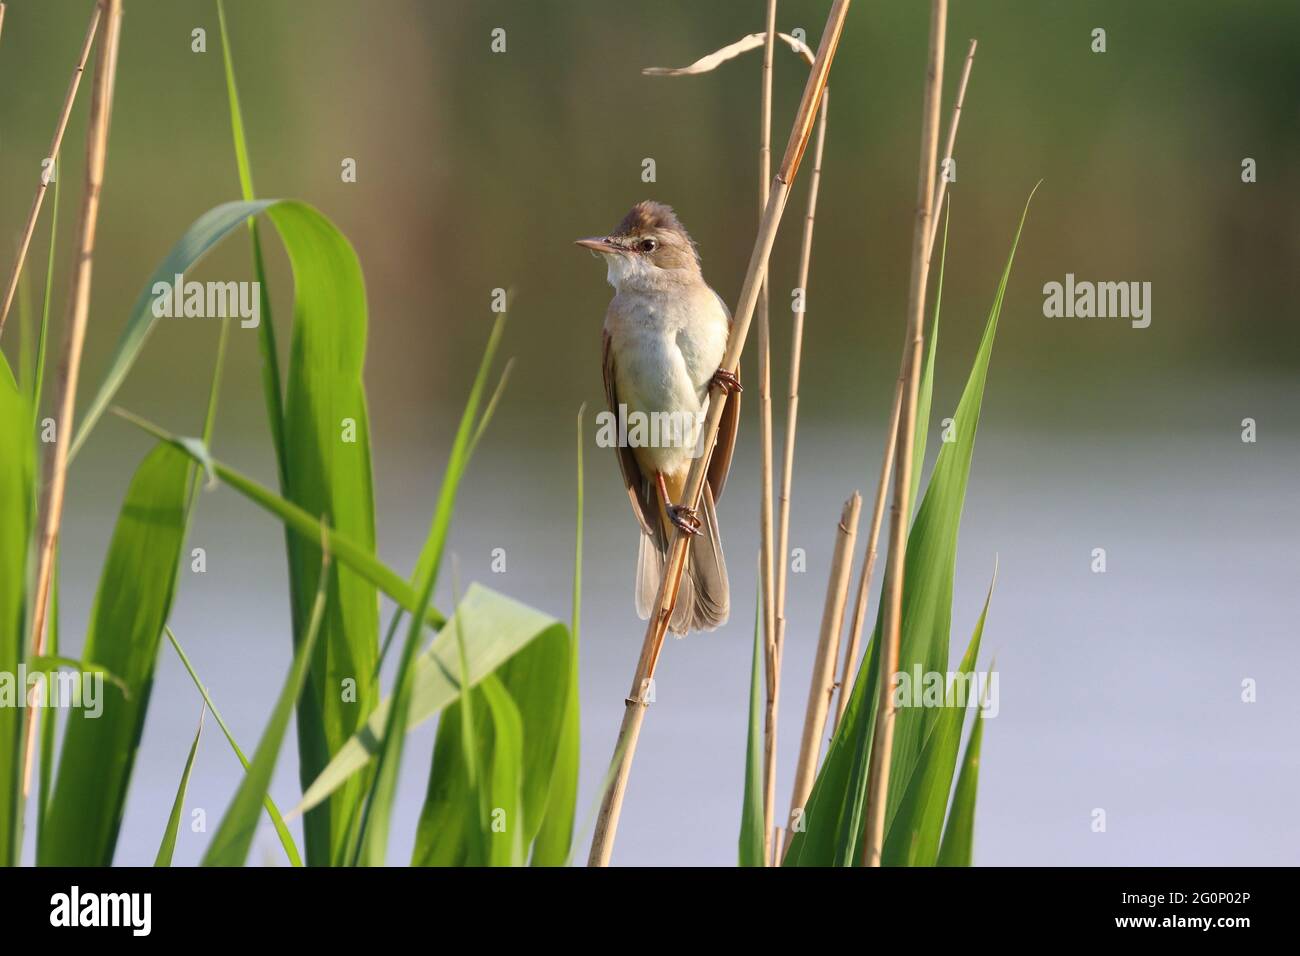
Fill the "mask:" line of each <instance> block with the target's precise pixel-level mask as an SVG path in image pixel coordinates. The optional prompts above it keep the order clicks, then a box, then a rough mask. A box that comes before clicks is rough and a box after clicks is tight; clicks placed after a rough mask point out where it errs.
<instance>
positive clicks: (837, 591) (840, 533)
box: [783, 491, 862, 852]
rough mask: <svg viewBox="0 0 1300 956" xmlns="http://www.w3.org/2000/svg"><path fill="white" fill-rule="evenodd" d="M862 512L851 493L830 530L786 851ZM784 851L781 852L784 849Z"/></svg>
mask: <svg viewBox="0 0 1300 956" xmlns="http://www.w3.org/2000/svg"><path fill="white" fill-rule="evenodd" d="M861 513H862V495H860V494H858V493H857V492H856V491H855V492H853V497H851V498H849V500H848V501H846V502H844V510H843V512H841V514H840V523H839V524H838V525H837V526H836V528H835V549H834V552H833V557H832V559H831V573H830V577H829V578H828V579H827V581H826V603H825V604H824V605H823V606H822V627H821V634H820V636H819V637H818V639H817V656H816V657H815V658H813V670H812V678H811V681H810V682H809V685H808V705H807V709H806V710H805V712H804V720H803V738H802V740H801V741H800V744H799V763H798V764H796V765H795V776H794V790H793V791H792V792H791V794H790V818H789V819H790V825H789V826H788V827H787V828H786V841H785V849H789V846H790V840H791V839H792V838H793V836H794V834H795V830H796V824H797V822H798V819H797V817H796V814H799V813H801V812H802V811H803V809H804V806H805V804H806V803H807V802H808V795H809V794H810V793H812V787H813V780H814V779H815V778H816V776H817V761H818V758H819V757H820V756H821V750H822V733H823V732H824V731H825V729H826V714H827V712H828V711H829V710H830V705H831V697H832V696H833V695H834V694H835V658H836V656H837V655H838V654H839V650H840V632H841V631H842V630H843V629H844V606H845V604H846V603H847V602H848V596H849V578H850V577H851V576H852V573H853V549H854V546H855V545H856V544H857V538H858V517H859V515H860V514H861ZM783 852H784V851H783Z"/></svg>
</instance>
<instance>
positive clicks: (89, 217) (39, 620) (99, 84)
mask: <svg viewBox="0 0 1300 956" xmlns="http://www.w3.org/2000/svg"><path fill="white" fill-rule="evenodd" d="M100 8H101V10H102V12H103V14H104V17H105V21H104V40H103V42H102V43H101V44H100V50H99V56H98V57H97V58H96V60H95V79H94V87H93V89H92V90H91V97H90V121H89V133H88V134H87V136H86V181H85V188H84V190H83V191H82V197H81V214H80V216H79V217H78V223H77V245H76V249H77V258H76V266H75V268H74V270H73V279H72V295H71V300H70V302H69V304H68V323H67V331H66V333H65V340H64V349H63V357H62V359H61V361H60V363H59V403H58V406H57V407H58V416H57V418H56V419H55V429H56V430H55V436H56V440H55V441H54V442H52V443H51V444H50V450H49V452H48V454H47V455H46V469H45V473H46V477H47V484H46V486H45V494H44V501H43V504H42V507H41V515H42V517H43V525H42V530H41V541H40V551H39V563H38V564H37V574H36V597H35V602H34V608H35V609H34V611H33V613H32V654H33V656H36V657H39V656H40V655H41V654H43V653H44V652H45V616H46V612H47V610H48V607H49V594H50V575H51V573H52V571H53V568H54V548H55V545H56V544H57V543H58V540H59V525H60V522H61V521H62V518H63V495H64V492H65V491H66V489H67V481H68V445H69V444H70V442H69V441H68V439H70V438H71V437H72V421H73V412H74V411H75V408H76V401H77V378H78V375H79V374H80V372H81V352H82V348H83V346H84V345H85V342H86V325H87V322H88V319H89V317H90V280H91V271H92V268H91V267H92V265H93V263H94V257H95V229H96V227H97V226H98V224H99V199H100V194H101V192H102V190H103V187H104V165H105V161H106V159H107V158H108V123H109V114H110V113H111V112H112V105H113V84H114V81H115V80H116V78H117V51H118V41H119V39H120V37H121V28H122V0H100ZM60 135H61V134H60ZM33 693H34V695H36V697H37V700H36V704H35V705H34V706H33V707H32V708H31V709H30V710H29V711H28V712H27V734H26V740H25V742H24V750H23V796H24V797H25V796H26V795H27V793H28V792H29V791H30V789H31V773H32V760H31V758H32V745H33V742H34V739H35V734H36V725H37V723H38V719H39V718H38V716H37V715H39V713H40V708H39V694H40V684H37V685H36V686H35V687H34V688H33Z"/></svg>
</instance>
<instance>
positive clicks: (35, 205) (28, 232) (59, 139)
mask: <svg viewBox="0 0 1300 956" xmlns="http://www.w3.org/2000/svg"><path fill="white" fill-rule="evenodd" d="M102 9H103V0H98V2H97V3H96V4H95V9H94V10H92V11H91V14H90V25H89V26H88V27H86V38H85V39H84V40H83V41H82V42H81V54H80V56H78V57H77V65H76V67H75V68H73V71H72V79H70V80H69V81H68V91H67V93H66V94H65V95H64V97H63V109H62V110H61V111H60V112H59V121H58V124H57V125H56V126H55V127H54V138H53V139H52V140H51V141H50V151H49V153H48V154H47V155H46V157H45V158H46V159H48V160H50V163H49V165H48V166H42V167H41V177H40V182H39V183H37V184H36V195H35V197H33V199H32V208H31V209H30V210H29V211H28V213H27V226H26V228H24V229H23V236H22V239H20V240H19V242H18V257H17V259H15V260H14V268H13V272H12V273H10V275H9V284H8V285H7V286H6V287H5V297H4V303H3V305H0V335H3V334H4V330H5V319H7V318H8V317H9V308H10V306H12V305H13V302H14V293H15V292H17V291H18V277H19V276H20V275H22V271H23V262H24V261H25V260H26V259H27V248H28V246H30V245H31V243H32V233H34V232H35V231H36V219H37V217H38V216H40V214H41V203H42V202H44V201H45V190H46V188H47V187H48V186H49V184H50V177H51V176H56V175H57V170H56V167H57V164H58V161H59V147H60V146H62V145H63V132H64V130H66V129H67V128H68V117H69V116H71V115H72V105H73V103H75V102H76V100H77V87H79V86H80V85H81V74H82V73H84V72H85V71H86V60H87V59H88V58H89V57H90V47H91V44H92V43H94V40H95V31H96V30H97V29H98V28H99V18H100V14H101V12H102ZM0 18H3V13H2V12H0Z"/></svg>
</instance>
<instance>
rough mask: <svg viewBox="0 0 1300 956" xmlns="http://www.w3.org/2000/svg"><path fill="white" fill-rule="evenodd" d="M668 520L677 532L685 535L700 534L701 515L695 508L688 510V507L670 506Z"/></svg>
mask: <svg viewBox="0 0 1300 956" xmlns="http://www.w3.org/2000/svg"><path fill="white" fill-rule="evenodd" d="M668 520H669V521H671V522H672V523H673V525H674V526H675V527H676V528H677V530H679V531H681V532H683V533H685V534H691V535H694V534H699V533H700V513H699V512H698V511H696V510H695V509H694V508H688V507H687V506H686V505H669V506H668Z"/></svg>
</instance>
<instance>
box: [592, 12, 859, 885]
mask: <svg viewBox="0 0 1300 956" xmlns="http://www.w3.org/2000/svg"><path fill="white" fill-rule="evenodd" d="M849 3H850V0H835V3H834V5H833V6H832V7H831V11H830V14H829V16H828V17H827V21H826V28H825V29H824V30H823V31H822V39H821V45H820V46H819V47H818V50H817V59H816V61H815V62H814V63H813V67H812V71H811V72H810V74H809V76H808V82H807V85H805V87H804V92H803V99H802V101H801V102H800V104H799V110H798V112H797V113H796V114H795V121H794V126H793V128H792V129H791V130H790V138H789V141H788V143H787V145H786V151H785V156H784V157H783V158H782V160H781V165H780V166H779V167H778V171H777V173H776V176H775V177H774V178H773V181H772V192H771V194H770V195H769V196H768V201H767V208H766V210H764V213H763V220H762V222H761V223H760V224H759V228H758V235H757V236H756V237H755V240H754V249H753V252H752V253H751V254H750V257H749V267H748V269H747V271H746V273H745V281H744V283H743V284H742V286H741V290H740V297H739V299H738V301H737V305H736V311H735V317H734V319H733V321H732V324H731V333H730V336H729V337H728V339H727V351H726V354H725V355H724V356H723V359H722V367H723V368H726V369H730V370H732V371H735V369H736V368H737V367H738V365H739V364H740V355H741V353H742V352H743V351H744V348H745V340H746V339H747V338H748V336H749V326H750V323H751V321H752V319H753V317H754V308H755V306H756V305H757V302H758V287H759V285H760V283H761V282H762V280H763V276H764V274H765V273H766V272H767V260H768V257H769V256H770V255H771V252H772V244H773V242H774V241H775V239H776V230H777V227H778V226H779V225H780V223H781V214H782V213H783V212H784V211H785V202H786V199H787V198H788V197H789V195H790V184H791V183H792V182H793V181H794V178H795V175H796V174H797V173H798V170H799V163H800V160H802V159H803V154H804V152H805V150H806V149H807V146H808V140H809V138H810V137H811V136H812V129H813V123H814V121H815V120H816V117H817V109H818V106H819V105H820V102H821V95H822V91H823V90H825V88H826V79H827V77H828V75H829V73H830V68H831V63H832V61H833V60H834V59H835V50H836V47H837V46H838V45H839V39H840V34H841V33H842V32H843V29H844V19H845V16H846V15H847V14H848V10H849ZM726 401H727V396H726V391H725V389H723V388H721V387H715V388H714V389H713V391H712V393H711V395H710V398H709V409H708V413H707V416H706V418H705V421H704V429H703V435H704V436H705V439H706V445H705V447H706V448H707V449H708V454H705V455H700V456H699V457H697V458H695V459H694V460H693V461H692V462H691V470H690V474H689V475H688V476H687V479H686V489H685V495H684V501H685V502H687V503H689V504H691V505H695V506H698V505H699V502H700V496H701V494H702V492H703V489H704V477H705V473H706V471H707V470H708V465H709V459H710V458H711V457H712V455H713V446H714V444H715V442H716V441H717V437H718V423H719V422H720V421H721V419H722V412H723V409H724V407H725V406H726ZM687 543H688V538H687V536H686V535H684V534H682V533H680V532H678V534H677V535H676V537H674V538H673V543H672V548H671V550H670V551H669V554H668V560H667V563H666V566H665V569H664V576H663V579H662V581H661V582H660V584H659V594H658V597H657V599H656V601H655V605H656V608H657V611H656V612H654V613H652V614H651V616H650V620H649V622H648V623H647V625H646V633H645V639H644V640H643V642H642V645H641V653H640V656H639V657H638V659H637V666H636V672H635V674H634V675H633V678H632V689H631V691H630V693H629V694H628V696H627V697H626V698H625V704H626V706H625V707H624V711H623V722H622V726H621V727H620V730H619V736H618V742H617V743H616V744H615V746H614V755H615V756H614V760H613V766H614V772H613V774H612V775H611V779H610V782H609V785H608V786H607V787H606V788H605V792H604V795H603V796H602V799H601V806H600V812H599V815H598V817H597V820H596V830H595V834H594V836H593V838H592V844H591V853H590V855H589V857H588V865H590V866H607V865H608V864H609V858H610V855H611V854H612V853H613V850H614V836H615V834H616V833H617V831H618V818H619V814H620V812H621V811H622V807H623V797H624V794H625V793H626V792H627V781H628V775H629V774H630V773H631V769H632V760H633V758H634V757H635V756H636V743H637V739H638V737H639V736H640V733H641V724H642V723H644V721H645V709H646V706H647V705H648V703H649V701H648V700H647V699H646V698H645V697H644V696H643V695H644V694H645V693H646V691H647V689H648V688H649V687H650V682H651V681H652V680H653V679H654V672H655V667H656V665H657V664H658V662H659V652H660V650H661V649H662V648H663V641H664V635H665V633H666V631H667V627H668V621H669V620H670V619H671V617H672V612H673V608H674V607H675V606H676V603H677V593H678V589H679V586H680V584H681V577H682V571H683V570H684V568H685V558H686V546H687Z"/></svg>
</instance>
